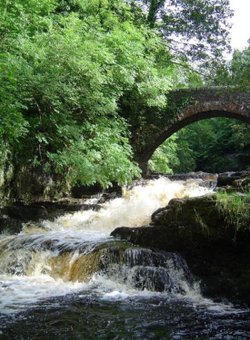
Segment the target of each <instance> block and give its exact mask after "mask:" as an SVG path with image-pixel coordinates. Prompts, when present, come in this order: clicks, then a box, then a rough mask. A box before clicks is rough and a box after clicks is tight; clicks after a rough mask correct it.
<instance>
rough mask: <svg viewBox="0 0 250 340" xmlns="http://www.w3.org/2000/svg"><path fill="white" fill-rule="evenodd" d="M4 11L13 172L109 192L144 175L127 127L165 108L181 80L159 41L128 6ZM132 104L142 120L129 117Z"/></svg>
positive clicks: (6, 129) (62, 2)
mask: <svg viewBox="0 0 250 340" xmlns="http://www.w3.org/2000/svg"><path fill="white" fill-rule="evenodd" d="M0 9H1V11H0V13H1V14H0V15H1V20H0V23H1V24H0V36H1V38H2V44H1V47H0V56H1V59H0V70H2V71H3V72H2V73H1V75H0V77H1V79H0V80H1V87H0V91H1V92H0V94H1V101H0V105H2V106H1V108H2V112H3V114H2V116H1V121H0V134H1V137H2V140H4V141H5V143H6V144H8V145H9V147H10V148H11V151H12V154H13V155H14V158H15V167H16V172H19V173H21V172H22V171H23V169H26V172H27V171H28V172H31V171H33V170H35V169H42V171H43V172H45V173H47V174H50V175H51V174H55V173H56V174H58V175H59V176H61V177H60V178H62V179H63V181H64V182H65V183H68V184H69V185H72V184H74V183H83V184H93V183H95V182H98V183H100V184H101V185H102V186H104V187H106V186H109V185H111V183H112V182H113V181H116V182H118V183H120V184H121V183H126V182H129V181H131V179H132V178H133V177H135V176H138V175H139V169H138V166H137V165H136V164H135V162H133V154H132V148H131V146H130V143H129V138H130V135H129V128H128V123H130V122H134V121H136V122H138V121H139V122H143V121H145V120H147V117H146V116H147V112H148V111H150V110H151V111H152V112H157V110H158V111H159V110H162V109H163V108H164V107H166V105H167V102H166V96H165V94H166V92H167V91H168V90H169V89H171V87H172V86H173V83H174V80H175V79H176V78H177V76H176V74H175V69H176V68H175V64H174V63H173V62H172V57H171V54H170V52H169V50H168V47H167V46H166V44H165V42H164V40H163V39H162V37H161V36H160V35H159V34H157V33H156V32H154V31H153V30H152V29H150V28H149V27H148V26H147V25H145V23H141V22H140V21H137V19H136V17H135V14H133V12H132V11H131V9H130V7H129V6H128V5H127V4H126V3H125V2H124V1H122V0H118V1H112V0H102V1H96V0H91V1H89V0H88V1H87V0H54V1H50V0H42V1H39V2H38V1H34V0H27V1H25V2H24V1H22V0H17V1H14V2H9V1H4V2H1V4H0ZM127 101H129V105H130V107H134V108H135V109H136V111H137V112H136V117H137V118H135V116H132V118H131V119H130V120H129V119H126V113H124V111H126V105H125V103H126V102H127ZM130 112H133V113H134V111H132V110H130ZM142 126H143V127H144V126H145V125H144V124H142Z"/></svg>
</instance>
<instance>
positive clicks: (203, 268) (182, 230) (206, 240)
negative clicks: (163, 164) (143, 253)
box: [111, 195, 250, 303]
mask: <svg viewBox="0 0 250 340" xmlns="http://www.w3.org/2000/svg"><path fill="white" fill-rule="evenodd" d="M247 226H248V227H247ZM249 226H250V220H249V223H248V224H246V227H245V228H242V229H238V227H237V225H236V224H235V225H234V223H233V221H232V223H231V224H230V225H229V223H227V221H226V220H225V218H224V216H223V214H221V212H220V211H219V209H218V207H217V205H216V196H215V195H208V196H203V197H196V198H187V199H173V200H171V201H170V202H169V205H168V206H167V207H164V208H161V209H158V210H157V211H156V212H155V213H154V214H153V215H152V223H151V225H149V226H143V227H140V228H126V227H120V228H117V229H115V230H114V231H113V232H112V234H111V235H112V236H114V237H117V238H120V239H123V240H127V241H129V242H131V243H133V244H136V245H139V246H142V247H150V248H156V249H162V250H165V251H170V252H178V253H180V254H181V255H182V256H183V257H184V258H185V259H186V260H187V263H188V265H189V267H190V268H191V271H192V272H193V273H194V274H195V275H197V276H198V277H200V278H201V279H202V282H203V284H202V288H203V292H204V293H205V294H206V295H207V296H209V297H223V298H224V297H226V298H229V299H235V300H237V299H239V300H241V301H244V302H246V301H247V302H249V303H250V285H249V282H250V262H249V257H250V247H249V244H250V228H249Z"/></svg>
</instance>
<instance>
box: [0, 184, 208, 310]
mask: <svg viewBox="0 0 250 340" xmlns="http://www.w3.org/2000/svg"><path fill="white" fill-rule="evenodd" d="M208 192H209V189H206V188H204V187H202V186H200V185H199V181H197V180H188V181H170V180H168V179H166V178H159V179H157V180H150V181H147V182H145V183H143V184H140V185H136V186H134V187H132V188H130V189H124V192H123V196H122V197H121V198H116V199H113V200H110V201H109V202H106V203H104V204H103V206H102V208H101V209H100V210H99V211H93V210H87V211H78V212H75V213H68V214H65V215H63V216H60V217H58V218H56V219H54V220H53V221H49V220H46V221H41V222H39V223H32V222H30V223H27V224H25V225H24V226H23V229H22V231H21V232H20V233H19V234H17V235H6V234H2V235H1V236H0V293H1V300H0V312H2V313H14V312H19V311H21V310H25V309H26V308H28V306H34V305H36V303H37V302H38V301H40V300H41V299H47V298H50V297H52V296H60V295H65V294H69V293H73V292H83V291H87V292H89V294H94V293H97V292H98V294H102V295H103V296H107V294H112V292H114V291H117V289H118V291H119V292H120V293H124V294H128V295H129V294H136V293H138V292H140V291H144V292H147V293H148V292H150V291H152V292H154V291H156V292H163V293H164V294H188V292H189V291H190V290H192V289H195V287H196V286H197V285H196V282H195V280H194V278H193V276H192V274H191V273H190V271H189V269H188V266H187V264H186V262H185V260H184V259H182V258H181V257H180V256H179V255H177V254H174V253H168V252H162V251H156V250H150V249H143V248H138V247H136V246H134V245H131V244H129V243H127V242H122V241H118V240H115V239H113V238H112V237H111V236H109V235H110V233H111V231H112V230H114V229H115V228H116V227H119V226H128V227H140V226H142V225H145V224H148V223H149V222H150V216H151V214H152V213H153V212H154V211H155V210H156V209H158V208H160V207H163V206H166V205H167V204H168V202H169V200H170V199H172V198H174V197H178V198H180V197H186V196H199V195H203V194H206V193H208Z"/></svg>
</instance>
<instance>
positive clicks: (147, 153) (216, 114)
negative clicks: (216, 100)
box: [139, 110, 250, 167]
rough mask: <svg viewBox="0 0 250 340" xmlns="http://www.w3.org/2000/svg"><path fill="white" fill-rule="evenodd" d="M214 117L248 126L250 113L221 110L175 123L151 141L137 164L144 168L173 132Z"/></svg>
mask: <svg viewBox="0 0 250 340" xmlns="http://www.w3.org/2000/svg"><path fill="white" fill-rule="evenodd" d="M216 117H225V118H229V119H230V118H231V119H237V120H240V121H243V122H245V123H248V124H250V112H249V113H248V114H245V113H238V112H230V111H222V110H209V111H204V112H196V113H193V114H191V115H189V116H187V117H184V118H182V119H180V120H179V121H176V122H175V123H173V124H172V125H170V126H168V127H166V128H165V129H164V130H163V132H162V133H161V134H160V135H158V136H157V137H156V139H155V140H154V141H151V144H150V146H149V147H148V148H146V149H145V150H144V152H142V153H141V155H140V158H139V159H140V161H139V163H140V164H142V167H145V165H146V164H147V162H148V160H149V159H150V158H151V156H152V154H153V153H154V151H155V150H156V149H157V148H158V147H159V146H160V145H161V144H162V143H163V142H164V141H165V140H166V139H168V138H169V137H170V136H172V135H173V134H174V133H175V132H177V131H179V130H180V129H182V128H184V127H186V126H188V125H190V124H192V123H194V122H198V121H200V120H204V119H210V118H216Z"/></svg>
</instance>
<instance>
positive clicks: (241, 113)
mask: <svg viewBox="0 0 250 340" xmlns="http://www.w3.org/2000/svg"><path fill="white" fill-rule="evenodd" d="M183 102H184V103H185V104H184V105H183V104H182V103H183ZM171 105H172V106H174V107H176V108H177V110H176V112H175V113H174V114H172V117H171V119H170V120H169V121H167V122H166V123H165V124H162V122H159V129H158V131H157V133H155V134H154V135H151V136H150V140H148V141H147V143H146V145H145V146H144V148H143V149H142V150H141V151H140V153H139V155H138V156H137V159H138V161H139V164H140V166H141V168H142V171H143V173H144V174H145V173H146V172H147V163H148V160H149V159H150V158H151V156H152V154H153V153H154V151H155V150H156V149H157V148H158V147H159V146H160V145H161V144H162V143H163V142H164V141H165V140H166V139H168V138H169V137H170V136H171V135H173V134H174V133H175V132H177V131H179V130H180V129H182V128H184V127H185V126H187V125H190V124H192V123H194V122H197V121H200V120H204V119H208V118H214V117H226V118H233V119H238V120H241V121H243V122H245V123H248V124H250V93H244V92H238V91H234V90H232V89H228V88H227V89H225V88H202V89H185V90H178V91H173V92H172V93H171V94H170V100H169V106H170V107H171ZM178 107H179V109H178ZM168 114H169V113H168V112H166V115H168Z"/></svg>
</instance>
